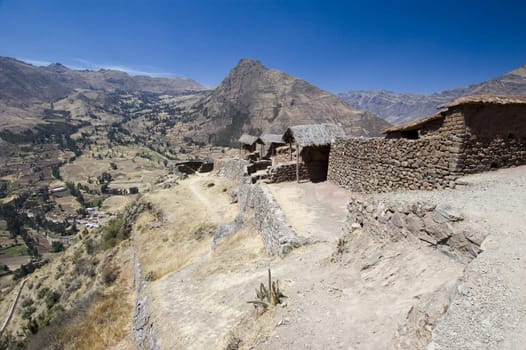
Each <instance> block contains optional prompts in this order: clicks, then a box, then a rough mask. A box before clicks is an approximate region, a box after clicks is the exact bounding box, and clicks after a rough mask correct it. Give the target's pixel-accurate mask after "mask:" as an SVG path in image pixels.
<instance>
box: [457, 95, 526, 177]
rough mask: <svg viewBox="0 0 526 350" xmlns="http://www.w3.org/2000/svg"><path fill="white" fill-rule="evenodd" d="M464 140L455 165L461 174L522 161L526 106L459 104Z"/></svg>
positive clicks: (525, 145) (525, 142)
mask: <svg viewBox="0 0 526 350" xmlns="http://www.w3.org/2000/svg"><path fill="white" fill-rule="evenodd" d="M459 109H460V110H461V111H462V114H463V115H464V116H465V121H466V142H465V149H464V152H463V154H462V157H461V158H460V163H459V169H461V171H462V172H463V173H465V174H472V173H478V172H482V171H488V170H490V169H496V168H505V167H510V166H517V165H523V164H526V108H524V107H522V106H513V105H507V106H498V105H497V106H494V105H478V106H470V105H467V106H461V107H459Z"/></svg>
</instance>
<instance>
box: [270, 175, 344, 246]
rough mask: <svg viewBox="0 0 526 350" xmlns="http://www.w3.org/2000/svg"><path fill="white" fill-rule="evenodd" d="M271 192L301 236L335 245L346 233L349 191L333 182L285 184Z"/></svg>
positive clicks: (274, 187)
mask: <svg viewBox="0 0 526 350" xmlns="http://www.w3.org/2000/svg"><path fill="white" fill-rule="evenodd" d="M269 188H270V190H271V191H272V194H273V195H274V197H275V198H276V200H277V201H278V203H279V205H280V206H281V208H282V209H283V211H284V213H285V216H286V217H287V220H288V221H289V222H290V223H291V224H292V226H294V228H295V229H296V230H297V232H298V234H299V235H301V236H304V237H308V238H311V239H313V240H322V241H326V242H334V241H335V240H336V239H338V238H339V237H340V236H341V234H342V233H343V232H342V229H343V223H344V222H345V218H346V216H347V209H346V208H347V204H348V203H349V198H350V193H349V192H348V191H346V190H344V189H342V188H340V187H338V186H336V185H334V184H332V183H330V182H321V183H312V182H301V183H296V182H286V183H278V184H272V185H269Z"/></svg>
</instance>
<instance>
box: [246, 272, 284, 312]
mask: <svg viewBox="0 0 526 350" xmlns="http://www.w3.org/2000/svg"><path fill="white" fill-rule="evenodd" d="M256 297H257V299H258V300H252V301H248V303H251V304H254V306H255V307H257V306H262V307H263V308H265V309H267V308H268V307H269V305H277V304H281V298H286V296H285V295H283V293H281V291H280V290H279V281H274V282H273V281H272V274H271V272H270V269H269V270H268V289H267V288H266V287H265V285H264V284H263V283H261V284H260V285H259V290H258V289H257V288H256Z"/></svg>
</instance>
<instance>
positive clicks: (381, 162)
mask: <svg viewBox="0 0 526 350" xmlns="http://www.w3.org/2000/svg"><path fill="white" fill-rule="evenodd" d="M462 145H463V139H462V138H460V137H458V136H455V135H450V136H448V137H443V136H435V137H428V138H421V139H417V140H408V139H382V138H373V139H361V138H355V139H339V140H337V141H336V142H335V143H333V144H332V145H331V152H330V156H329V172H328V177H327V178H328V180H329V181H332V182H334V183H336V184H338V185H340V186H342V187H344V188H347V189H349V190H351V191H358V192H385V191H392V190H396V189H411V190H414V189H426V190H430V189H434V188H444V187H454V186H455V182H454V181H455V180H456V179H457V178H458V177H459V175H460V173H459V169H458V159H459V155H460V152H461V149H462Z"/></svg>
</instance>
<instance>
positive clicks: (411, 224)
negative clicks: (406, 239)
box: [405, 215, 424, 236]
mask: <svg viewBox="0 0 526 350" xmlns="http://www.w3.org/2000/svg"><path fill="white" fill-rule="evenodd" d="M405 222H406V228H407V230H408V231H409V232H411V233H412V234H413V235H415V236H418V234H419V233H420V232H421V231H422V229H423V228H424V223H423V221H422V219H421V218H419V217H418V216H416V215H408V216H407V217H406V221H405Z"/></svg>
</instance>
